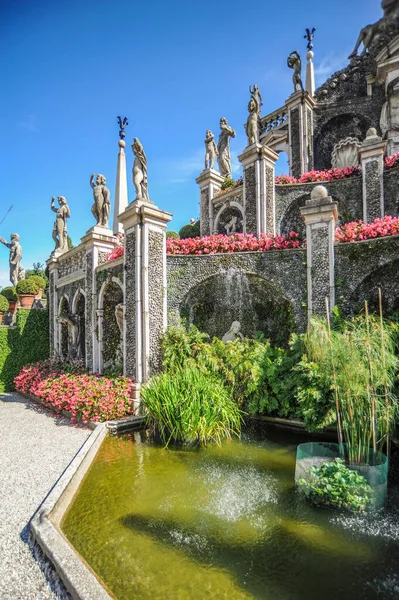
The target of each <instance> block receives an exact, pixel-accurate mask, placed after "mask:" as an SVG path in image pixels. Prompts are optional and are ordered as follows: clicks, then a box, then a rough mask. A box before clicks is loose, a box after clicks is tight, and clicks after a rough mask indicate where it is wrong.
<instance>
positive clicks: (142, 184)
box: [132, 138, 149, 202]
mask: <svg viewBox="0 0 399 600" xmlns="http://www.w3.org/2000/svg"><path fill="white" fill-rule="evenodd" d="M132 150H133V154H134V163H133V184H134V187H135V189H136V194H137V198H136V199H140V200H146V201H147V202H148V200H149V197H148V180H147V157H146V155H145V152H144V149H143V146H142V144H141V143H140V140H139V139H138V138H134V140H133V144H132Z"/></svg>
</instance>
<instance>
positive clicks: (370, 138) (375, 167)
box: [359, 127, 387, 223]
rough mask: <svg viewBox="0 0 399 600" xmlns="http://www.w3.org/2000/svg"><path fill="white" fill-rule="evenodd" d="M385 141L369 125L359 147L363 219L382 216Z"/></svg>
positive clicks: (368, 221) (371, 219) (367, 220)
mask: <svg viewBox="0 0 399 600" xmlns="http://www.w3.org/2000/svg"><path fill="white" fill-rule="evenodd" d="M386 146H387V143H386V142H384V141H383V140H382V138H381V137H380V136H378V135H377V131H376V129H374V128H373V127H371V128H370V129H369V130H368V132H367V135H366V139H365V140H364V142H363V143H362V144H361V146H360V148H359V159H360V164H361V169H362V177H363V221H364V222H365V223H370V222H371V221H374V219H376V218H377V217H383V216H384V155H385V151H386Z"/></svg>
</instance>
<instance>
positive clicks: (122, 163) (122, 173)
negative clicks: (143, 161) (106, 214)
mask: <svg viewBox="0 0 399 600" xmlns="http://www.w3.org/2000/svg"><path fill="white" fill-rule="evenodd" d="M118 145H119V154H118V163H117V167H116V183H115V202H114V219H113V225H112V231H113V233H114V235H115V234H117V233H118V232H119V231H122V225H121V223H120V221H119V219H118V215H120V214H121V213H123V211H124V210H125V209H126V207H127V205H128V199H127V175H126V155H125V151H124V147H125V146H126V144H125V142H124V141H123V140H119V141H118Z"/></svg>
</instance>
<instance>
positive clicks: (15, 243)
mask: <svg viewBox="0 0 399 600" xmlns="http://www.w3.org/2000/svg"><path fill="white" fill-rule="evenodd" d="M10 238H11V243H8V242H7V241H6V240H5V239H4V238H2V237H0V242H1V243H2V244H4V245H5V246H6V247H7V248H8V249H9V250H10V257H9V261H8V262H9V265H10V281H11V284H12V285H13V286H14V287H15V286H16V285H17V283H18V281H21V280H22V279H25V271H24V269H23V268H22V267H21V266H20V262H21V258H22V248H21V244H20V243H19V235H18V233H12V234H11V236H10Z"/></svg>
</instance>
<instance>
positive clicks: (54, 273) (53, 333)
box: [46, 256, 58, 356]
mask: <svg viewBox="0 0 399 600" xmlns="http://www.w3.org/2000/svg"><path fill="white" fill-rule="evenodd" d="M46 264H47V266H48V270H49V278H48V279H49V283H48V299H47V303H48V304H47V305H48V312H49V325H50V327H49V329H50V355H51V356H55V355H56V354H57V348H58V327H57V321H56V318H57V316H58V294H57V280H58V265H57V259H56V258H55V257H54V256H51V257H50V258H49V259H48V260H47V261H46Z"/></svg>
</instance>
